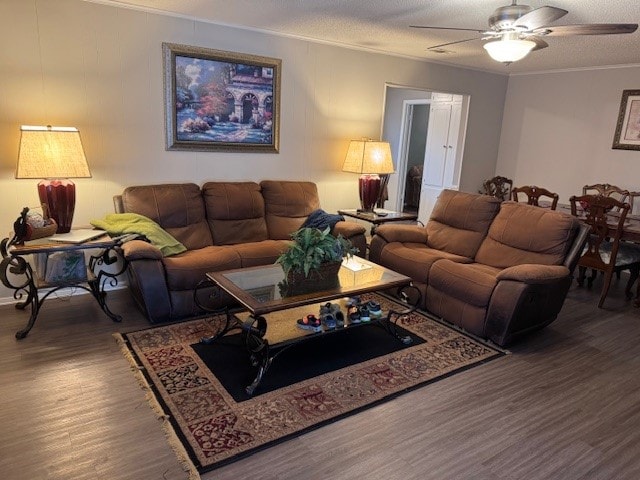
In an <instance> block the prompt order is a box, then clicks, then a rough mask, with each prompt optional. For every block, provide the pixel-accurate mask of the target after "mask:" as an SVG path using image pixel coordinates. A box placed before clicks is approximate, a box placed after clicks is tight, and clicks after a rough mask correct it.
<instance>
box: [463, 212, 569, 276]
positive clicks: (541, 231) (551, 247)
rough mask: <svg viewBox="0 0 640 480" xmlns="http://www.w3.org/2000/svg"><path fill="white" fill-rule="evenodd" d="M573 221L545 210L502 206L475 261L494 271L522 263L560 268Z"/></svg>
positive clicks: (562, 214)
mask: <svg viewBox="0 0 640 480" xmlns="http://www.w3.org/2000/svg"><path fill="white" fill-rule="evenodd" d="M576 221H577V220H576V219H575V218H574V217H571V216H569V215H566V214H564V213H561V212H556V211H554V210H549V209H546V208H540V207H535V206H532V205H526V204H524V203H517V202H512V201H508V202H504V203H503V204H502V206H501V208H500V212H499V213H498V215H497V216H496V218H495V220H494V221H493V223H492V224H491V228H489V232H488V234H487V237H486V238H485V240H484V241H483V242H482V245H481V246H480V248H479V249H478V253H477V255H476V257H475V260H476V261H477V262H479V263H484V264H486V265H491V266H493V267H498V268H506V267H511V266H514V265H522V264H525V263H534V264H542V265H561V264H562V262H563V261H564V257H565V255H566V253H567V251H568V249H569V247H570V246H571V242H572V241H573V236H574V232H575V228H576Z"/></svg>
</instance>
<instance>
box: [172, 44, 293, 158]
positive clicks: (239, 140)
mask: <svg viewBox="0 0 640 480" xmlns="http://www.w3.org/2000/svg"><path fill="white" fill-rule="evenodd" d="M162 52H163V58H164V88H165V117H166V148H167V150H200V151H226V152H265V153H277V152H278V150H279V137H280V74H281V73H280V70H281V66H282V61H281V60H279V59H276V58H268V57H260V56H257V55H247V54H241V53H233V52H225V51H222V50H213V49H210V48H201V47H191V46H188V45H178V44H173V43H163V44H162Z"/></svg>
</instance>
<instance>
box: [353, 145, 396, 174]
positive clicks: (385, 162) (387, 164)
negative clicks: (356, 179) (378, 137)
mask: <svg viewBox="0 0 640 480" xmlns="http://www.w3.org/2000/svg"><path fill="white" fill-rule="evenodd" d="M342 170H343V171H345V172H353V173H360V174H362V173H377V174H388V173H393V171H394V170H393V159H392V157H391V146H390V145H389V142H375V141H373V140H351V142H350V143H349V149H348V150H347V156H346V157H345V159H344V164H343V165H342Z"/></svg>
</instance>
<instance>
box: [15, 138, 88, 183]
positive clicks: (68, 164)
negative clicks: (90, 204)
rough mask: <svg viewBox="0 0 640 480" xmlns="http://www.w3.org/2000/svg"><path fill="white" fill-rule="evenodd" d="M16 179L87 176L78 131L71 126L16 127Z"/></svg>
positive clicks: (85, 161)
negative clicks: (17, 138)
mask: <svg viewBox="0 0 640 480" xmlns="http://www.w3.org/2000/svg"><path fill="white" fill-rule="evenodd" d="M20 130H21V135H20V151H19V153H18V167H17V170H16V178H88V177H91V172H89V165H88V164H87V158H86V157H85V155H84V149H83V148H82V141H81V140H80V132H79V131H78V129H77V128H74V127H52V126H46V127H36V126H29V125H23V126H22V127H20Z"/></svg>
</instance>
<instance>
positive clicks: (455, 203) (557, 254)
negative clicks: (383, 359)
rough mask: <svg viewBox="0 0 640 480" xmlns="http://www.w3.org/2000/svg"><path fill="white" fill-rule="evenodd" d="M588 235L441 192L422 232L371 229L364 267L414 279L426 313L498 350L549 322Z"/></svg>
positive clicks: (488, 201) (539, 211)
mask: <svg viewBox="0 0 640 480" xmlns="http://www.w3.org/2000/svg"><path fill="white" fill-rule="evenodd" d="M587 232H588V227H587V226H586V225H584V224H583V223H582V222H579V221H578V220H577V219H576V218H574V217H571V216H569V215H566V214H564V213H561V212H556V211H551V210H549V209H543V208H539V207H534V206H530V205H526V204H523V203H517V202H512V201H507V202H501V201H500V200H498V199H497V198H495V197H490V196H487V195H476V194H470V193H463V192H457V191H452V190H444V191H443V192H442V193H441V195H440V196H439V198H438V201H437V202H436V205H435V207H434V210H433V212H432V215H431V218H430V219H429V221H428V222H427V225H426V226H425V227H421V226H414V225H391V224H387V225H381V226H380V227H378V229H376V234H375V236H374V237H373V239H372V240H371V246H370V250H369V259H370V260H372V261H374V262H376V263H379V264H380V265H383V266H385V267H388V268H391V269H393V270H396V271H397V272H400V273H404V274H405V275H408V276H410V277H411V278H413V280H414V285H415V286H416V287H418V288H419V289H420V291H421V293H422V305H421V306H422V307H423V308H425V309H426V310H427V311H429V312H431V313H433V314H434V315H436V316H438V317H440V318H442V319H444V320H446V321H447V322H450V323H453V324H455V325H458V326H460V327H462V328H464V329H465V330H467V331H469V332H471V333H473V334H475V335H478V336H480V337H483V338H487V339H489V340H491V341H493V342H495V343H497V344H498V345H501V346H505V345H507V344H509V343H510V342H512V341H513V340H514V339H516V338H517V337H519V336H520V335H522V334H525V333H527V332H529V331H532V330H535V329H539V328H542V327H544V326H546V325H548V324H549V323H551V322H552V321H553V320H555V318H556V317H557V315H558V313H559V312H560V309H561V308H562V304H563V303H564V299H565V297H566V295H567V292H568V291H569V287H570V285H571V281H572V278H573V277H572V273H573V270H574V268H575V266H576V264H577V262H578V259H579V257H580V253H581V251H582V247H583V246H584V243H585V240H586V238H587Z"/></svg>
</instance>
